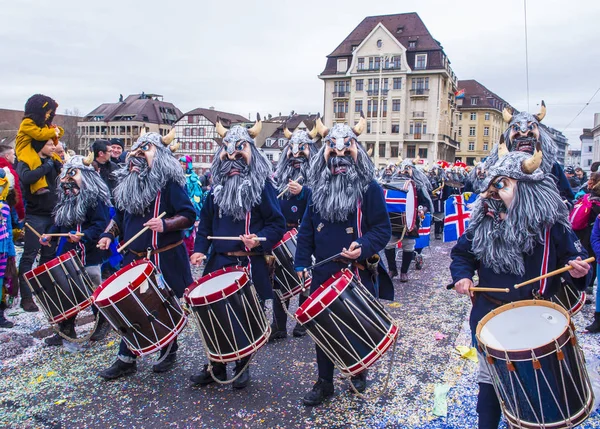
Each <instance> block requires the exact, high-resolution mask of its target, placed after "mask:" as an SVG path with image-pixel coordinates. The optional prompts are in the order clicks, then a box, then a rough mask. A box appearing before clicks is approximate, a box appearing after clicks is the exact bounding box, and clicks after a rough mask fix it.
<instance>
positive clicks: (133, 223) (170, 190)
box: [103, 181, 196, 297]
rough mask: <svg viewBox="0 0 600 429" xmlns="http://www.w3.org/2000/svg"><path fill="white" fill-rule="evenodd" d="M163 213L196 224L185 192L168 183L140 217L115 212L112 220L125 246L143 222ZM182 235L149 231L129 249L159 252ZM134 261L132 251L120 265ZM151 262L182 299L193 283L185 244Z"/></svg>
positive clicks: (127, 253) (174, 184) (168, 216)
mask: <svg viewBox="0 0 600 429" xmlns="http://www.w3.org/2000/svg"><path fill="white" fill-rule="evenodd" d="M162 212H166V213H167V214H166V215H165V218H170V217H173V216H175V215H180V216H185V217H186V218H188V219H189V220H190V221H191V222H195V221H196V212H195V211H194V207H193V206H192V203H191V202H190V199H189V197H188V195H187V193H186V191H185V189H184V188H183V187H182V186H179V185H178V184H177V183H175V182H173V181H169V182H167V184H166V185H165V187H164V188H163V189H162V190H161V192H160V193H159V195H158V196H157V198H156V200H155V202H154V204H151V205H150V207H149V208H148V211H147V212H146V213H145V214H144V215H143V216H139V215H134V214H131V213H127V212H123V211H117V213H116V216H115V217H114V220H115V222H117V225H119V229H120V230H121V238H122V242H123V243H124V242H126V241H127V240H129V239H130V238H131V237H133V236H134V235H135V234H137V233H138V232H139V231H140V230H141V229H143V228H144V224H145V223H146V222H148V221H149V220H150V219H152V218H154V217H157V216H158V215H160V214H161V213H162ZM163 219H164V218H163ZM163 225H164V221H163ZM183 233H184V231H183V230H177V231H164V232H160V233H155V232H153V231H150V230H148V231H146V232H144V233H143V234H142V235H141V236H140V237H138V238H137V239H136V240H135V241H134V242H133V243H131V244H130V245H129V247H128V249H131V250H134V251H136V252H146V250H147V249H148V247H150V248H152V249H160V248H162V247H165V246H168V245H170V244H174V243H177V242H178V241H181V240H182V239H183ZM103 236H105V237H110V238H114V237H112V235H111V234H103ZM136 259H139V257H138V256H137V255H135V254H134V253H132V252H126V254H125V255H124V260H123V263H124V264H128V263H130V262H132V261H134V260H136ZM151 259H152V262H154V264H155V265H157V266H158V267H159V268H160V271H161V272H162V274H163V276H164V279H165V281H166V282H167V284H168V285H169V286H170V287H171V289H173V291H175V293H176V294H177V296H179V297H181V296H182V295H183V292H184V291H185V288H186V287H188V286H189V285H190V284H191V283H192V281H193V280H192V272H191V270H190V262H189V258H188V254H187V250H186V248H185V244H183V243H181V244H180V245H179V246H177V247H175V248H174V249H171V250H168V251H166V252H162V253H159V254H156V255H153V256H152V258H151Z"/></svg>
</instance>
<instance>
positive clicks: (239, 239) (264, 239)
mask: <svg viewBox="0 0 600 429" xmlns="http://www.w3.org/2000/svg"><path fill="white" fill-rule="evenodd" d="M206 238H207V239H208V240H229V241H242V239H241V238H240V237H225V236H221V237H213V236H212V235H209V236H208V237H206ZM252 239H253V240H255V241H267V238H266V237H253V238H252Z"/></svg>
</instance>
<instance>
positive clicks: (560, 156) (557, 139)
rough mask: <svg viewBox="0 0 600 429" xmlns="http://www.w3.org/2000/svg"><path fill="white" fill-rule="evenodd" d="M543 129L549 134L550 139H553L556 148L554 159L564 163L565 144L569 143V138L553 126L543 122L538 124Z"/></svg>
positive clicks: (565, 157)
mask: <svg viewBox="0 0 600 429" xmlns="http://www.w3.org/2000/svg"><path fill="white" fill-rule="evenodd" d="M540 125H541V126H542V127H543V128H545V130H546V131H547V132H548V133H549V134H550V137H552V140H554V144H556V147H557V148H558V152H557V153H556V160H557V161H558V162H559V163H560V164H563V165H565V161H566V159H567V146H568V145H569V140H568V139H567V138H566V137H565V135H564V134H563V133H561V132H560V131H558V130H557V129H555V128H552V127H549V126H547V125H544V124H540Z"/></svg>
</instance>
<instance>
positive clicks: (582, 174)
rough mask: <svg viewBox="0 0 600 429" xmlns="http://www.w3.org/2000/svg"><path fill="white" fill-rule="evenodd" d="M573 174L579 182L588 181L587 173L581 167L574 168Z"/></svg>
mask: <svg viewBox="0 0 600 429" xmlns="http://www.w3.org/2000/svg"><path fill="white" fill-rule="evenodd" d="M575 176H577V178H578V179H579V183H582V184H585V183H587V181H588V177H587V173H586V172H585V171H583V168H581V167H577V168H575Z"/></svg>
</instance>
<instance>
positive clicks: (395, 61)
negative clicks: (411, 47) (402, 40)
mask: <svg viewBox="0 0 600 429" xmlns="http://www.w3.org/2000/svg"><path fill="white" fill-rule="evenodd" d="M401 60H402V57H399V56H396V57H392V65H393V66H394V68H395V69H399V68H400V66H401V65H402V64H401Z"/></svg>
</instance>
